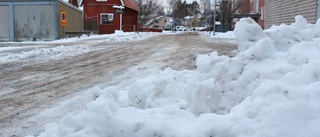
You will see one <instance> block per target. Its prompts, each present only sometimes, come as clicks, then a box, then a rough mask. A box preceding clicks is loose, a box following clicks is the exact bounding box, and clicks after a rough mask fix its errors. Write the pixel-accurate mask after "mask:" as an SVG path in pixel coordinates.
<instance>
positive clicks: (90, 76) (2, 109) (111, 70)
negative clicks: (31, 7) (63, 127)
mask: <svg viewBox="0 0 320 137" xmlns="http://www.w3.org/2000/svg"><path fill="white" fill-rule="evenodd" d="M77 44H86V45H88V46H90V47H91V48H97V49H99V50H93V51H92V52H89V53H86V54H81V55H78V56H74V57H66V58H63V59H59V60H49V61H36V62H28V61H24V62H21V61H20V62H14V61H13V62H9V63H8V62H7V63H1V62H0V77H1V80H0V123H1V124H0V136H3V137H7V136H8V137H11V136H25V135H28V134H30V133H31V132H32V134H39V132H41V130H43V126H44V124H46V123H48V122H52V121H55V120H57V119H59V118H61V117H63V116H64V115H65V114H64V113H68V112H70V111H74V110H78V109H81V108H79V107H80V106H85V103H86V102H88V101H89V100H90V99H89V98H88V99H78V101H79V100H83V101H79V102H78V106H79V107H78V108H70V106H69V107H68V106H65V107H63V108H61V111H59V112H52V115H55V117H53V116H48V117H47V118H45V117H46V116H42V117H43V119H42V120H41V119H38V120H37V119H36V118H35V115H39V113H41V112H42V111H44V110H45V109H47V108H50V107H53V106H54V105H55V104H57V103H58V102H62V101H64V100H68V99H69V98H72V97H73V96H74V95H76V94H81V93H82V92H83V91H84V90H85V89H88V88H91V87H94V86H95V85H98V84H101V83H109V84H110V85H117V84H121V79H120V80H115V79H113V78H115V77H117V76H119V75H122V74H123V73H125V72H127V71H128V69H129V68H131V67H133V66H135V65H137V64H141V63H148V62H150V63H151V62H161V66H156V67H158V68H159V69H164V68H166V67H171V68H172V69H175V70H185V69H188V70H192V69H195V65H194V64H195V59H196V56H197V55H199V54H209V53H211V52H212V51H217V52H218V53H219V54H220V55H222V54H223V55H227V56H234V55H235V54H236V52H235V50H236V48H237V47H236V41H235V40H232V39H229V40H225V39H213V38H207V37H204V36H203V35H199V34H198V33H197V32H185V33H180V34H176V35H172V34H163V35H158V36H154V37H151V38H148V39H144V40H139V41H134V42H124V43H107V42H103V41H101V40H100V41H98V40H97V41H79V42H73V43H68V44H64V45H66V46H68V45H69V46H70V45H77ZM4 45H5V43H2V44H1V45H0V46H4ZM26 45H27V44H26ZM26 45H21V44H17V43H16V44H15V43H11V44H10V46H26ZM48 46H58V45H55V44H52V43H51V44H48V45H39V47H42V48H48ZM25 49H26V50H30V48H25ZM20 50H21V49H19V51H12V52H21V51H20ZM128 77H130V76H128ZM85 100H87V101H85ZM74 101H76V100H74ZM55 110H56V109H55Z"/></svg>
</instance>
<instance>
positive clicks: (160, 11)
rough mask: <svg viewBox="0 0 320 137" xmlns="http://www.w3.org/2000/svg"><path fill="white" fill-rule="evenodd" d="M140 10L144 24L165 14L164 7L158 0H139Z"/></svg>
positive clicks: (140, 18) (141, 21)
mask: <svg viewBox="0 0 320 137" xmlns="http://www.w3.org/2000/svg"><path fill="white" fill-rule="evenodd" d="M137 2H138V5H139V8H140V12H139V21H140V24H141V25H144V24H145V23H146V22H147V20H148V19H150V18H153V17H156V16H160V15H164V8H163V6H162V5H161V4H159V1H157V0H137Z"/></svg>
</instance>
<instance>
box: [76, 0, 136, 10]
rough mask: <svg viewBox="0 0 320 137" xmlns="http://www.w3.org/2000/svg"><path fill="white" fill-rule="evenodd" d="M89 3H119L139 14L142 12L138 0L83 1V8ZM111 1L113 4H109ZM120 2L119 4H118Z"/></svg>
mask: <svg viewBox="0 0 320 137" xmlns="http://www.w3.org/2000/svg"><path fill="white" fill-rule="evenodd" d="M87 1H90V2H93V1H95V2H96V3H98V2H99V3H102V2H105V3H107V2H108V3H109V4H111V3H118V2H119V3H118V4H119V5H120V4H121V5H122V6H124V7H126V8H130V9H132V10H134V11H137V12H140V8H139V5H138V2H137V1H136V0H107V1H101V0H82V1H81V6H82V5H83V4H84V3H85V2H87ZM109 1H113V2H109ZM116 1H118V2H116Z"/></svg>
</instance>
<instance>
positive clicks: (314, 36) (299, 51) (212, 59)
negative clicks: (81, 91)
mask: <svg viewBox="0 0 320 137" xmlns="http://www.w3.org/2000/svg"><path fill="white" fill-rule="evenodd" d="M295 20H296V21H295V23H293V24H291V25H285V24H282V25H280V26H272V27H271V28H270V29H268V30H264V31H263V30H262V29H261V28H260V26H259V25H258V24H256V23H255V21H254V20H252V19H250V18H243V19H241V20H240V22H238V23H237V24H236V28H235V30H234V35H235V36H236V38H237V40H238V50H239V53H238V54H237V55H236V56H235V57H232V58H230V57H227V56H218V55H217V53H216V52H212V53H211V54H210V55H199V56H198V57H197V59H196V66H197V69H196V70H183V71H177V70H172V69H170V68H167V69H165V70H164V71H158V70H156V69H155V70H154V72H153V73H152V74H151V73H150V75H147V76H145V77H144V78H141V79H138V80H136V81H135V82H133V83H132V84H131V85H130V86H129V87H125V88H124V87H109V86H107V87H103V86H100V87H94V88H92V89H89V91H88V92H91V93H92V94H93V95H94V96H95V97H96V98H95V100H94V101H92V102H90V103H89V104H87V106H86V109H85V110H83V111H82V112H79V113H71V114H69V115H67V116H65V117H64V118H63V119H62V120H61V121H57V123H52V124H48V125H46V126H45V128H46V130H45V131H44V132H43V133H41V135H40V137H65V136H67V137H105V136H110V137H120V136H121V137H123V136H128V137H135V136H136V137H150V136H153V137H160V136H161V137H168V136H170V137H186V136H189V137H276V136H285V137H318V136H320V132H319V129H320V125H319V123H320V60H319V58H320V54H319V53H320V44H319V43H320V21H318V22H317V23H316V24H308V23H307V21H306V20H305V19H304V18H303V17H302V16H297V17H296V18H295ZM230 33H231V32H230ZM141 69H143V68H141ZM48 114H49V113H48ZM31 136H32V135H31Z"/></svg>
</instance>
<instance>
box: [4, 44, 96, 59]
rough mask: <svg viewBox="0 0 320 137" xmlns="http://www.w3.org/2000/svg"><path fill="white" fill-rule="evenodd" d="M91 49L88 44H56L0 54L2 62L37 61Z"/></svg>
mask: <svg viewBox="0 0 320 137" xmlns="http://www.w3.org/2000/svg"><path fill="white" fill-rule="evenodd" d="M90 51H92V49H91V48H90V47H88V46H63V45H61V46H57V47H53V48H51V47H50V48H40V49H38V48H36V49H33V50H31V51H22V52H19V53H11V54H7V55H4V56H0V60H1V61H3V62H11V61H39V60H49V59H61V58H66V57H72V56H76V55H79V54H84V53H88V52H90Z"/></svg>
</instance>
